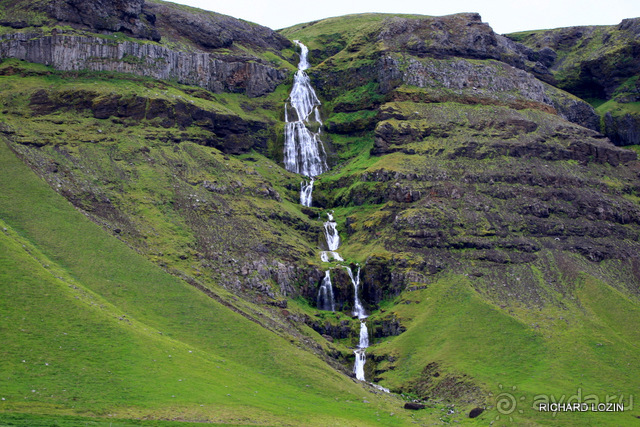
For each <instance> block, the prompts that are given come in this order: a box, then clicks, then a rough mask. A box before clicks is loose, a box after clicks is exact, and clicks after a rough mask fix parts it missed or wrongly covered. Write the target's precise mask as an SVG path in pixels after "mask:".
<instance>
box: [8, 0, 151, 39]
mask: <svg viewBox="0 0 640 427" xmlns="http://www.w3.org/2000/svg"><path fill="white" fill-rule="evenodd" d="M144 4H145V2H144V0H117V1H106V0H89V1H86V0H51V1H42V2H29V1H24V0H16V1H12V2H10V4H7V5H5V4H3V5H2V8H4V9H5V14H4V16H3V17H2V18H1V19H0V25H3V26H7V27H11V28H18V29H19V28H26V27H40V26H43V25H49V26H51V25H55V24H57V23H61V24H63V25H71V26H73V27H75V28H78V29H84V30H90V31H95V32H122V33H126V34H128V35H131V36H133V37H137V38H141V39H148V40H155V41H158V40H160V33H159V32H158V30H157V29H156V28H155V26H154V23H155V15H153V14H152V13H149V12H148V11H146V10H144ZM0 16H2V15H0Z"/></svg>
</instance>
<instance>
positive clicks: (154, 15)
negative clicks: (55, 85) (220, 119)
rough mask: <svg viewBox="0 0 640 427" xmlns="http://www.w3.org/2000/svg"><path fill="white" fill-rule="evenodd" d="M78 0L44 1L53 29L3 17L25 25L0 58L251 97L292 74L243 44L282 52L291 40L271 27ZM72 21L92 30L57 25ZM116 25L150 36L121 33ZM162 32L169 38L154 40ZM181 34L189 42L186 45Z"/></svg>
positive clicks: (5, 39) (6, 38)
mask: <svg viewBox="0 0 640 427" xmlns="http://www.w3.org/2000/svg"><path fill="white" fill-rule="evenodd" d="M77 3H78V4H75V3H73V2H50V3H46V4H44V5H43V6H39V7H41V9H42V10H45V11H46V12H47V13H48V14H49V16H50V17H51V18H50V19H53V20H54V21H52V22H47V23H48V24H49V25H52V26H54V29H53V30H51V31H50V30H46V31H45V30H43V29H42V28H39V27H37V26H33V25H31V26H28V25H27V24H25V25H22V24H21V23H18V24H16V23H15V22H13V24H12V21H7V22H5V25H13V26H14V27H18V28H22V27H25V26H27V27H28V28H24V29H21V30H20V31H9V32H8V33H7V34H4V35H3V36H2V37H0V58H17V59H22V60H25V61H29V62H35V63H40V64H45V65H50V66H52V67H54V68H55V69H58V70H65V71H72V70H73V71H77V70H86V71H114V72H122V73H131V74H137V75H140V76H148V77H152V78H155V79H164V80H176V81H178V82H180V83H184V84H189V85H196V86H200V87H203V88H205V89H208V90H211V91H213V92H241V93H245V94H247V95H248V96H250V97H255V96H261V95H264V94H266V93H270V92H272V91H273V90H274V89H275V87H276V86H277V85H278V84H280V83H282V82H283V81H284V80H285V79H286V78H287V76H288V70H287V66H288V64H287V63H285V62H284V61H283V62H282V63H281V64H277V65H274V64H273V63H272V62H271V61H268V60H265V59H263V58H259V57H256V56H253V55H250V54H247V53H246V52H245V51H244V50H243V49H242V47H244V48H249V49H256V50H257V51H262V52H265V51H271V52H277V54H278V55H280V52H281V51H282V49H284V48H287V47H289V46H290V42H289V41H288V40H286V39H284V38H283V37H281V36H279V35H277V34H276V33H274V32H273V31H271V30H269V29H268V28H265V27H260V26H257V25H252V24H249V23H246V22H242V21H239V20H236V19H233V18H230V17H226V16H224V15H218V14H214V13H209V14H206V13H205V14H195V13H193V12H192V11H189V10H183V9H180V8H178V7H177V6H169V5H166V4H162V3H158V4H156V3H151V4H149V5H145V3H144V1H137V2H101V1H94V2H77ZM16 7H17V6H16ZM67 23H72V24H74V25H75V26H76V27H77V28H80V29H86V30H88V32H87V31H84V32H80V33H78V31H75V30H69V29H65V28H55V26H56V25H61V24H62V25H63V24H67ZM156 23H157V25H156ZM91 32H98V33H104V34H107V35H108V36H104V35H94V34H92V33H91ZM116 32H120V33H124V34H125V35H126V34H131V35H133V36H135V37H139V38H146V39H150V40H153V42H138V41H135V40H121V39H122V37H120V39H118V35H117V34H114V33H116ZM161 32H162V33H164V34H165V35H164V36H162V34H161ZM161 37H164V39H163V43H164V44H159V43H155V42H158V41H160V39H161ZM184 40H186V41H188V43H189V44H188V45H182V46H181V45H180V43H184V42H183V41H184ZM175 41H177V43H176V42H175ZM169 46H171V47H169ZM176 46H179V47H176ZM180 46H181V47H180ZM216 49H226V50H227V51H226V52H224V53H221V52H216ZM276 58H277V56H276Z"/></svg>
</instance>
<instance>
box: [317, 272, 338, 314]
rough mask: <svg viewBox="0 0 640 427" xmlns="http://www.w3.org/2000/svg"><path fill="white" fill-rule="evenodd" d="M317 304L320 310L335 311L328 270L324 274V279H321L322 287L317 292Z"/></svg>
mask: <svg viewBox="0 0 640 427" xmlns="http://www.w3.org/2000/svg"><path fill="white" fill-rule="evenodd" d="M317 303H318V308H319V309H320V310H327V311H336V305H335V302H334V299H333V286H332V285H331V276H330V275H329V270H327V271H326V272H325V273H324V279H322V285H321V286H320V290H319V291H318V301H317Z"/></svg>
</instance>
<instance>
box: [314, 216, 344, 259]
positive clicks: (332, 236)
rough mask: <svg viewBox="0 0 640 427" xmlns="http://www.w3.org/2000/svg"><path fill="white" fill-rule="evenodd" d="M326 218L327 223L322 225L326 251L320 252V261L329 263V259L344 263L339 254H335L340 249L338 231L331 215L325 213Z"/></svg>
mask: <svg viewBox="0 0 640 427" xmlns="http://www.w3.org/2000/svg"><path fill="white" fill-rule="evenodd" d="M327 217H329V221H326V222H325V223H324V237H325V239H326V241H327V248H328V249H329V250H328V251H322V252H321V253H320V259H321V260H322V262H329V261H330V260H331V258H333V260H335V261H344V259H342V257H341V256H340V254H339V253H338V252H336V251H337V250H338V248H339V247H340V235H339V234H338V229H337V228H336V226H337V225H338V224H337V223H336V222H335V221H334V220H333V214H332V213H330V212H327Z"/></svg>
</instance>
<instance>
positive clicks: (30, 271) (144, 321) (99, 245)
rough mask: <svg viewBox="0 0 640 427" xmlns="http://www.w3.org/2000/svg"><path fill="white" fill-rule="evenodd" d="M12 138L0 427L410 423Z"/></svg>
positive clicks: (5, 178)
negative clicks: (162, 258)
mask: <svg viewBox="0 0 640 427" xmlns="http://www.w3.org/2000/svg"><path fill="white" fill-rule="evenodd" d="M2 142H3V143H2V145H0V165H1V167H2V171H3V173H2V175H1V177H0V183H1V186H2V189H3V191H2V194H1V195H0V217H1V218H2V221H1V224H0V226H1V227H2V232H0V247H1V249H2V250H0V284H1V285H2V286H0V295H1V296H2V297H1V298H0V308H1V310H0V312H1V313H2V314H1V315H0V319H1V328H0V336H1V337H2V342H3V345H2V348H1V349H0V357H1V358H2V360H3V363H2V368H1V372H2V379H1V380H0V394H1V396H0V397H1V398H2V401H1V402H0V423H2V424H3V425H35V424H36V423H37V422H46V421H44V420H46V419H47V418H46V417H43V421H40V419H39V418H37V417H35V418H34V417H26V418H24V417H25V416H22V417H21V416H18V415H13V414H19V413H34V414H48V415H49V416H50V417H55V418H58V417H61V418H60V419H59V421H53V420H52V419H49V424H47V425H50V423H55V424H56V425H59V424H58V422H60V423H68V424H63V425H85V423H87V422H91V421H90V419H89V418H77V417H75V418H74V417H71V416H70V415H73V414H75V415H83V416H84V417H92V418H93V417H98V421H100V419H103V421H104V422H105V423H110V421H109V420H110V419H112V418H113V419H114V421H115V422H120V423H122V424H121V425H130V424H128V423H129V422H134V421H132V420H130V421H126V420H125V419H160V420H163V419H164V420H179V421H193V422H218V423H220V422H222V423H231V424H268V425H284V424H286V425H290V424H291V423H295V424H297V425H310V424H312V425H318V424H322V425H374V424H376V423H377V422H379V421H381V422H384V423H385V424H390V425H394V424H403V423H405V422H407V421H406V419H405V418H404V415H403V414H401V413H398V408H399V407H400V406H401V404H402V403H401V401H397V400H396V399H394V398H392V397H388V396H387V395H381V394H373V393H372V392H371V391H368V390H366V389H363V388H362V386H360V385H358V384H355V383H354V381H352V380H351V379H349V378H348V377H347V376H345V375H342V374H340V373H338V372H336V371H335V370H333V369H331V368H330V367H329V366H328V365H327V364H326V363H325V362H323V361H321V360H319V359H318V358H317V357H316V356H314V355H313V354H312V353H311V352H309V351H308V346H309V345H310V344H309V343H308V342H305V341H306V340H305V339H304V338H300V337H294V336H290V335H288V336H287V339H284V338H282V337H279V336H277V335H276V334H274V333H272V332H269V331H268V330H266V329H265V328H264V327H263V326H264V325H265V324H268V323H269V322H271V321H273V320H272V317H273V315H272V314H271V313H270V312H269V310H264V309H260V308H258V307H257V306H252V307H253V308H252V310H253V311H252V312H251V315H249V314H247V313H246V311H248V309H247V305H250V304H248V303H244V304H243V303H237V304H239V305H240V306H241V307H243V308H244V309H245V313H242V311H240V310H239V309H237V308H235V307H233V306H231V305H230V304H229V303H227V302H226V301H225V300H226V299H228V300H231V299H232V298H230V296H229V295H228V294H226V293H225V292H224V291H223V290H221V289H217V290H216V293H213V292H202V289H199V287H197V286H195V287H194V286H193V285H194V283H187V281H185V280H181V279H179V278H177V277H175V275H171V274H168V273H167V272H166V271H163V269H161V268H159V267H158V266H155V265H153V263H150V262H149V260H148V259H147V258H145V257H144V256H142V255H140V254H139V253H136V251H134V250H132V249H131V248H129V247H127V246H126V245H125V244H123V243H122V242H120V241H118V240H117V239H114V238H113V237H112V236H110V235H109V234H108V233H106V232H105V231H104V229H101V228H100V227H98V226H96V225H95V224H94V223H92V222H90V221H88V220H87V218H86V217H85V215H84V214H85V213H86V211H83V210H77V209H74V207H73V206H72V205H71V204H70V203H68V201H67V200H65V199H64V198H63V197H61V196H60V195H59V194H56V193H55V192H54V191H52V190H51V188H50V187H49V186H48V185H47V184H46V183H44V182H42V181H41V180H40V179H38V178H37V177H36V175H35V174H34V173H33V172H32V171H31V170H29V168H28V167H26V165H24V164H23V163H22V162H21V161H20V160H19V159H18V158H17V157H16V156H15V155H14V153H12V152H11V151H10V150H9V149H8V147H7V145H6V141H5V140H4V139H3V141H2ZM236 299H237V298H236ZM218 301H222V302H223V303H224V304H221V303H220V302H218ZM225 305H226V306H225ZM239 313H241V314H243V315H241V314H239ZM252 316H255V317H252ZM394 412H395V413H396V414H397V415H394V414H393V413H394ZM66 415H69V416H70V417H67V418H65V417H64V416H66ZM119 419H123V420H119ZM23 420H24V421H23ZM65 420H66V421H65ZM311 420H315V421H313V422H312V421H311ZM107 425H108V424H107ZM150 425H158V424H157V423H153V424H150Z"/></svg>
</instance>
